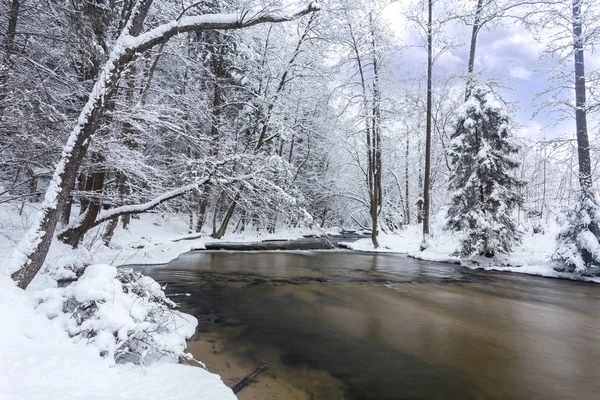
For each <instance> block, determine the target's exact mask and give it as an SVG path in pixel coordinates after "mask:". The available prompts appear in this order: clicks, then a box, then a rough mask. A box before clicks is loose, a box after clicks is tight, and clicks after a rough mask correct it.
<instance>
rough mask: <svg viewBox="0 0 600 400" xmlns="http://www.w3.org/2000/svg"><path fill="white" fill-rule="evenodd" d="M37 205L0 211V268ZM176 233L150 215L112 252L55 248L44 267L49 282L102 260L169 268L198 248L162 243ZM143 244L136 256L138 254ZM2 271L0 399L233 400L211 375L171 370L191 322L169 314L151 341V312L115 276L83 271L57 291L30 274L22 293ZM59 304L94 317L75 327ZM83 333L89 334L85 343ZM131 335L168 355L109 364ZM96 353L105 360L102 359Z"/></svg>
mask: <svg viewBox="0 0 600 400" xmlns="http://www.w3.org/2000/svg"><path fill="white" fill-rule="evenodd" d="M36 206H38V204H35V203H33V204H25V206H24V207H23V210H22V211H23V212H22V214H21V215H19V210H20V208H21V207H17V206H15V205H8V204H2V205H0V265H1V264H2V262H3V261H4V258H5V257H6V255H7V253H8V252H9V251H10V249H11V247H13V246H14V245H15V243H16V241H17V240H18V239H19V238H20V237H21V235H23V233H24V232H25V230H26V229H27V228H28V226H29V225H30V224H31V220H32V215H35V211H36V210H35V208H36ZM182 227H183V225H182V224H178V223H177V221H170V220H167V221H164V219H163V218H162V217H161V216H160V215H158V214H154V215H148V216H145V218H143V219H141V220H134V221H133V224H132V229H131V231H129V232H127V231H125V232H122V231H121V232H119V233H117V236H118V238H117V240H116V241H115V242H116V245H115V246H114V247H115V248H110V249H109V248H106V247H104V246H100V245H99V243H101V240H98V239H97V238H93V237H92V238H91V239H90V240H89V242H87V243H86V245H87V246H81V248H80V249H77V250H72V249H71V248H70V247H69V246H66V245H64V244H61V243H58V242H55V243H53V244H52V247H51V250H50V253H49V255H48V258H47V261H48V262H47V264H46V266H45V268H46V269H47V270H50V271H52V275H53V276H54V277H55V278H66V277H72V276H73V272H72V271H71V269H70V268H67V267H68V266H71V265H73V264H74V265H84V264H86V265H87V264H90V263H98V262H99V261H100V260H108V259H110V260H111V261H114V263H113V264H115V265H118V264H120V263H121V261H125V260H127V259H129V260H130V261H136V262H142V261H144V260H147V261H148V262H168V261H170V260H171V259H173V258H175V257H177V256H178V255H179V254H180V253H181V252H185V251H188V250H189V249H190V248H192V247H193V246H195V245H198V243H196V244H194V243H193V242H187V241H185V242H183V243H182V244H172V243H171V241H170V238H172V237H176V236H177V235H181V233H182V232H185V230H187V227H186V226H185V230H181V228H182ZM92 236H94V235H92ZM97 236H98V237H99V235H97ZM161 240H162V243H161ZM142 244H143V245H144V248H139V247H141V245H142ZM102 248H103V249H102ZM8 272H9V271H4V270H0V400H13V399H14V400H23V399H27V400H35V399H44V400H64V399H86V400H96V399H97V400H100V399H103V400H108V399H110V400H112V399H156V400H158V399H165V400H166V399H169V400H171V399H190V400H198V399H204V400H227V399H235V398H236V397H235V395H234V394H233V392H232V391H231V389H229V388H228V387H227V386H225V384H224V383H223V382H222V381H221V379H220V377H219V376H218V375H215V374H211V373H210V372H208V371H206V370H204V369H202V368H197V367H191V366H187V365H183V364H177V363H176V362H175V361H176V358H177V357H175V356H174V353H182V352H183V349H184V347H185V339H186V338H188V337H190V336H191V335H192V334H193V333H194V330H195V326H196V323H197V321H196V319H195V318H194V317H192V316H188V315H186V314H182V313H178V312H177V311H171V312H170V313H169V314H165V315H167V316H170V317H171V319H172V321H167V324H169V323H170V324H171V325H169V329H168V330H167V332H166V333H165V332H163V333H161V334H155V332H157V330H156V329H154V326H152V323H153V322H154V320H155V319H156V315H155V314H150V312H153V311H155V309H151V308H149V305H148V304H147V303H144V302H141V300H140V297H139V296H134V295H133V294H131V293H124V292H123V290H122V286H121V283H120V282H119V281H118V280H116V279H115V275H116V269H115V268H114V267H111V266H108V265H93V266H90V267H88V269H87V270H86V272H85V273H84V275H83V276H82V277H81V278H80V280H79V281H77V282H76V283H75V284H73V285H71V286H68V287H66V288H57V287H56V281H55V280H54V279H50V278H49V275H48V274H45V275H42V274H38V277H36V279H35V280H34V282H33V283H32V285H30V287H29V288H28V290H26V291H23V290H21V289H19V288H17V287H16V285H15V283H14V282H13V281H12V280H11V279H10V277H9V276H8ZM144 279H147V281H144ZM149 281H152V282H149ZM142 284H144V285H146V286H147V287H148V288H149V290H151V291H153V292H156V293H159V294H160V293H162V291H160V286H159V285H158V284H156V282H154V281H153V280H151V279H150V278H147V277H146V278H142ZM68 298H72V299H76V300H77V301H82V302H85V301H88V302H95V304H96V305H97V313H96V315H95V316H93V318H90V319H88V320H86V321H84V322H83V323H82V324H81V325H78V324H77V323H75V322H74V320H73V318H71V314H70V312H65V310H64V309H63V307H64V304H65V301H66V300H67V299H68ZM86 329H94V330H95V331H97V332H98V334H96V336H92V337H89V338H87V337H86V334H85V333H86V332H85V330H86ZM113 332H117V334H116V335H115V334H114V333H113ZM134 334H135V335H146V336H142V337H143V339H144V340H146V339H148V338H149V336H147V335H148V334H150V335H154V336H152V337H151V339H152V340H154V342H155V344H156V343H157V344H158V345H159V349H160V350H161V351H162V352H165V349H167V350H168V349H174V353H172V354H171V357H162V358H160V359H159V360H157V359H158V358H159V357H151V356H152V354H148V356H149V357H146V354H144V353H143V352H144V349H142V355H143V356H144V357H145V358H144V360H146V359H148V360H149V361H148V362H144V363H143V366H142V365H136V364H133V363H128V364H115V361H114V360H115V358H114V357H113V354H114V353H115V352H118V351H119V350H121V349H123V348H124V346H123V345H124V344H126V345H127V346H130V342H128V341H127V340H128V339H131V337H132V336H133V335H134ZM101 353H104V354H105V355H106V356H105V357H101V355H100V354H101ZM138 358H139V357H138ZM156 360H157V361H156ZM151 361H152V362H151ZM154 361H155V362H154Z"/></svg>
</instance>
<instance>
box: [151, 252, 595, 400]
mask: <svg viewBox="0 0 600 400" xmlns="http://www.w3.org/2000/svg"><path fill="white" fill-rule="evenodd" d="M144 272H145V273H146V274H149V275H150V276H152V277H154V278H155V279H157V280H158V281H160V282H162V283H166V284H167V292H168V293H170V294H173V295H179V296H176V297H174V300H176V301H177V302H179V303H180V304H181V306H182V309H183V311H185V312H188V313H191V314H193V315H195V316H196V317H197V318H198V319H199V322H200V323H199V328H198V333H197V335H196V338H195V339H196V341H194V342H190V345H189V350H190V351H191V352H192V353H193V354H194V355H195V356H196V358H197V359H199V360H202V361H204V362H205V363H206V364H207V367H208V369H209V370H210V371H213V372H216V373H219V374H220V375H221V376H222V377H223V379H224V381H225V383H227V384H229V385H231V386H233V384H235V383H236V382H237V381H239V380H240V379H242V378H243V377H244V376H245V375H246V374H248V373H250V372H251V371H252V370H253V369H254V368H256V367H257V366H258V365H259V364H260V363H261V362H264V361H266V362H268V363H269V369H268V370H267V371H266V372H264V373H263V374H261V375H260V376H259V377H258V378H257V383H255V384H253V385H252V386H251V387H248V388H247V389H244V390H243V391H242V392H240V394H239V398H240V399H254V398H256V399H281V400H293V399H457V400H468V399H532V400H533V399H540V400H542V399H543V400H548V399H561V400H563V399H581V400H587V399H590V400H596V399H600V286H598V285H595V284H586V283H578V282H569V281H562V280H555V279H545V278H537V277H530V276H525V275H516V274H500V273H491V272H483V271H471V270H468V269H465V268H462V267H459V266H455V265H450V264H437V263H430V262H423V261H418V260H414V259H410V258H407V257H405V256H402V255H385V254H364V253H354V252H339V251H321V252H318V251H316V252H193V253H188V254H185V255H183V256H182V257H180V258H179V259H177V260H175V261H173V262H172V263H170V264H169V265H167V266H158V267H145V269H144ZM186 293H187V294H190V295H189V296H185V295H182V294H186Z"/></svg>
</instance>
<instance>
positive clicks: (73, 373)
mask: <svg viewBox="0 0 600 400" xmlns="http://www.w3.org/2000/svg"><path fill="white" fill-rule="evenodd" d="M0 293H1V294H0V316H1V317H0V337H1V338H2V340H0V399H3V400H12V399H14V400H24V399H27V400H35V399H44V400H65V399H86V400H96V399H98V400H100V399H106V400H109V399H110V400H112V399H115V400H116V399H136V400H137V399H146V400H149V399H156V400H158V399H165V400H166V399H190V400H199V399H204V400H209V399H211V400H212V399H215V400H216V399H218V400H221V399H223V400H226V399H235V396H234V395H233V393H232V392H231V390H230V389H229V388H227V387H226V386H225V385H224V384H223V383H222V382H221V379H220V378H219V376H218V375H214V374H211V373H209V372H207V371H205V370H204V369H202V368H194V367H189V366H186V365H183V364H175V363H172V362H171V363H166V362H165V363H155V364H152V365H151V366H148V367H145V368H142V367H140V366H137V365H134V364H125V365H116V366H112V363H111V360H110V359H109V358H101V357H100V356H99V355H98V351H97V350H98V349H97V347H95V346H88V345H86V343H85V341H73V340H72V339H71V338H69V336H68V334H67V332H65V330H64V327H63V326H62V322H63V321H62V319H60V318H55V319H52V320H51V319H48V318H47V317H46V315H45V313H42V312H40V311H39V310H36V306H37V298H36V291H29V290H28V291H23V290H21V289H18V288H17V287H16V286H15V284H14V282H13V281H12V280H11V279H10V278H8V277H6V276H0Z"/></svg>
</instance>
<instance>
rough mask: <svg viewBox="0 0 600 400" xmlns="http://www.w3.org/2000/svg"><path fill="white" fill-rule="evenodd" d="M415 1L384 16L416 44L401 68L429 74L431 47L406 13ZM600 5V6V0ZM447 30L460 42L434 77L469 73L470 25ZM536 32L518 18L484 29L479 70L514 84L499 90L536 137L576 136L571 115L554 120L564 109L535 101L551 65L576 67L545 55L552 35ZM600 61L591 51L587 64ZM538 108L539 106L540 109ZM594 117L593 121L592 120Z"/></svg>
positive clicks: (394, 6) (403, 58)
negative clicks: (427, 65)
mask: <svg viewBox="0 0 600 400" xmlns="http://www.w3.org/2000/svg"><path fill="white" fill-rule="evenodd" d="M459 1H461V0H459ZM463 1H467V3H468V4H471V3H472V5H473V7H474V5H475V2H474V1H470V2H469V0H463ZM438 3H439V4H441V2H438ZM569 3H570V2H569ZM410 7H411V1H410V0H402V1H398V2H394V3H392V4H391V5H389V6H388V7H387V8H386V9H385V13H384V17H385V19H386V20H387V21H388V23H389V26H390V28H391V29H392V30H393V31H394V33H395V34H396V36H397V40H398V41H399V42H400V43H401V44H402V45H405V46H411V47H408V48H406V49H405V50H404V51H403V55H402V56H401V57H400V60H398V66H397V68H401V69H404V70H417V71H418V70H422V71H423V74H425V63H426V52H425V49H424V48H423V47H419V46H422V43H423V41H422V39H421V37H420V36H419V34H418V33H417V31H416V30H415V29H414V25H413V24H411V23H410V22H409V21H407V19H406V17H405V13H406V12H407V10H408V9H410ZM598 7H599V8H600V2H599V4H598ZM434 13H435V11H434ZM444 35H445V36H446V37H447V39H448V40H451V41H453V42H455V43H456V44H457V47H455V48H452V49H450V50H448V51H446V52H445V53H444V54H443V55H442V56H441V57H440V58H439V59H438V60H437V62H436V64H435V67H434V77H435V75H436V74H438V75H440V74H441V75H443V74H464V73H465V71H466V68H467V59H468V41H469V39H470V27H468V26H465V25H464V23H461V22H458V21H457V22H456V23H449V24H447V28H446V29H445V33H444ZM536 35H537V36H538V37H534V35H533V34H532V33H531V32H529V31H528V30H527V29H526V28H525V27H524V26H523V25H522V24H520V23H518V22H515V21H514V20H510V21H506V23H505V24H502V25H500V24H498V25H496V26H494V27H490V28H488V29H484V30H482V31H481V32H480V34H479V37H478V42H477V53H476V54H477V56H476V63H475V70H476V72H479V73H481V74H482V75H483V77H484V78H488V79H489V78H492V79H495V80H501V81H502V82H504V83H506V84H507V86H509V88H507V89H503V90H501V91H500V92H501V94H502V96H503V97H504V99H505V100H506V101H508V102H514V103H515V105H516V108H517V113H516V115H515V118H516V120H517V122H518V123H519V124H521V125H522V126H523V128H522V133H523V134H524V135H526V136H527V137H530V138H531V139H537V140H539V139H543V138H544V137H546V138H547V139H550V138H554V137H557V136H564V135H568V136H571V137H572V135H574V131H575V129H574V126H575V124H574V121H573V120H572V119H567V120H565V121H562V122H560V123H558V124H556V123H555V121H556V120H557V119H558V118H560V117H561V114H559V113H557V112H555V111H552V110H551V109H542V110H541V111H540V109H539V107H536V105H535V103H540V102H542V101H541V100H539V99H538V100H537V101H536V93H538V92H540V91H544V90H547V89H548V88H550V87H552V85H553V84H554V83H553V82H552V79H551V76H552V73H551V72H550V70H559V71H564V72H566V73H570V72H571V71H572V68H573V67H572V63H567V64H565V65H562V66H561V65H560V63H559V62H558V60H557V59H556V58H552V57H548V56H547V55H546V56H544V50H545V49H546V43H544V41H546V40H547V36H546V35H540V34H536ZM412 46H414V47H412ZM568 60H570V58H569V59H568ZM599 67H600V57H599V55H598V54H592V53H590V52H588V53H587V54H586V69H587V70H588V71H591V70H593V69H598V68H599ZM563 95H564V96H566V97H567V98H568V97H572V96H574V95H573V94H572V93H569V92H568V91H566V92H564V94H563ZM536 111H540V112H539V113H538V114H537V115H535V113H536ZM534 115H535V116H534ZM589 123H590V125H591V126H592V127H593V126H594V124H593V121H590V122H589Z"/></svg>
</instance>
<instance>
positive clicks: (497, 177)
mask: <svg viewBox="0 0 600 400" xmlns="http://www.w3.org/2000/svg"><path fill="white" fill-rule="evenodd" d="M511 129H512V127H511V121H510V118H509V116H508V114H507V112H506V109H505V107H504V106H503V105H502V103H501V102H500V101H499V100H497V99H496V98H495V96H494V94H493V93H492V92H491V91H490V90H486V89H484V88H482V87H474V88H472V89H471V95H470V97H469V99H468V100H467V102H466V103H465V104H464V105H463V106H462V107H461V108H460V109H459V110H458V118H457V122H456V126H455V131H454V133H453V134H452V137H451V139H452V141H451V142H450V149H449V152H450V157H451V165H452V172H451V175H450V186H449V191H450V195H451V203H450V208H449V210H448V217H447V218H448V222H447V227H448V228H449V229H451V230H453V231H456V232H460V233H461V234H462V238H461V244H460V248H459V249H458V250H457V251H456V253H455V254H456V255H459V256H461V257H468V256H471V255H473V254H477V255H485V256H486V257H493V256H494V255H495V254H497V253H508V252H510V250H511V249H512V247H513V246H514V245H515V244H518V243H520V235H521V233H520V232H519V229H518V228H517V224H516V221H515V219H514V217H513V211H514V209H515V207H516V206H518V205H521V204H522V198H521V195H520V193H519V189H520V187H521V186H522V185H523V182H521V181H519V180H518V179H517V178H515V176H514V172H515V169H517V168H518V167H519V162H518V161H517V160H516V157H515V156H516V153H517V152H518V147H517V146H515V144H514V143H513V139H512V134H511Z"/></svg>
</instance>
